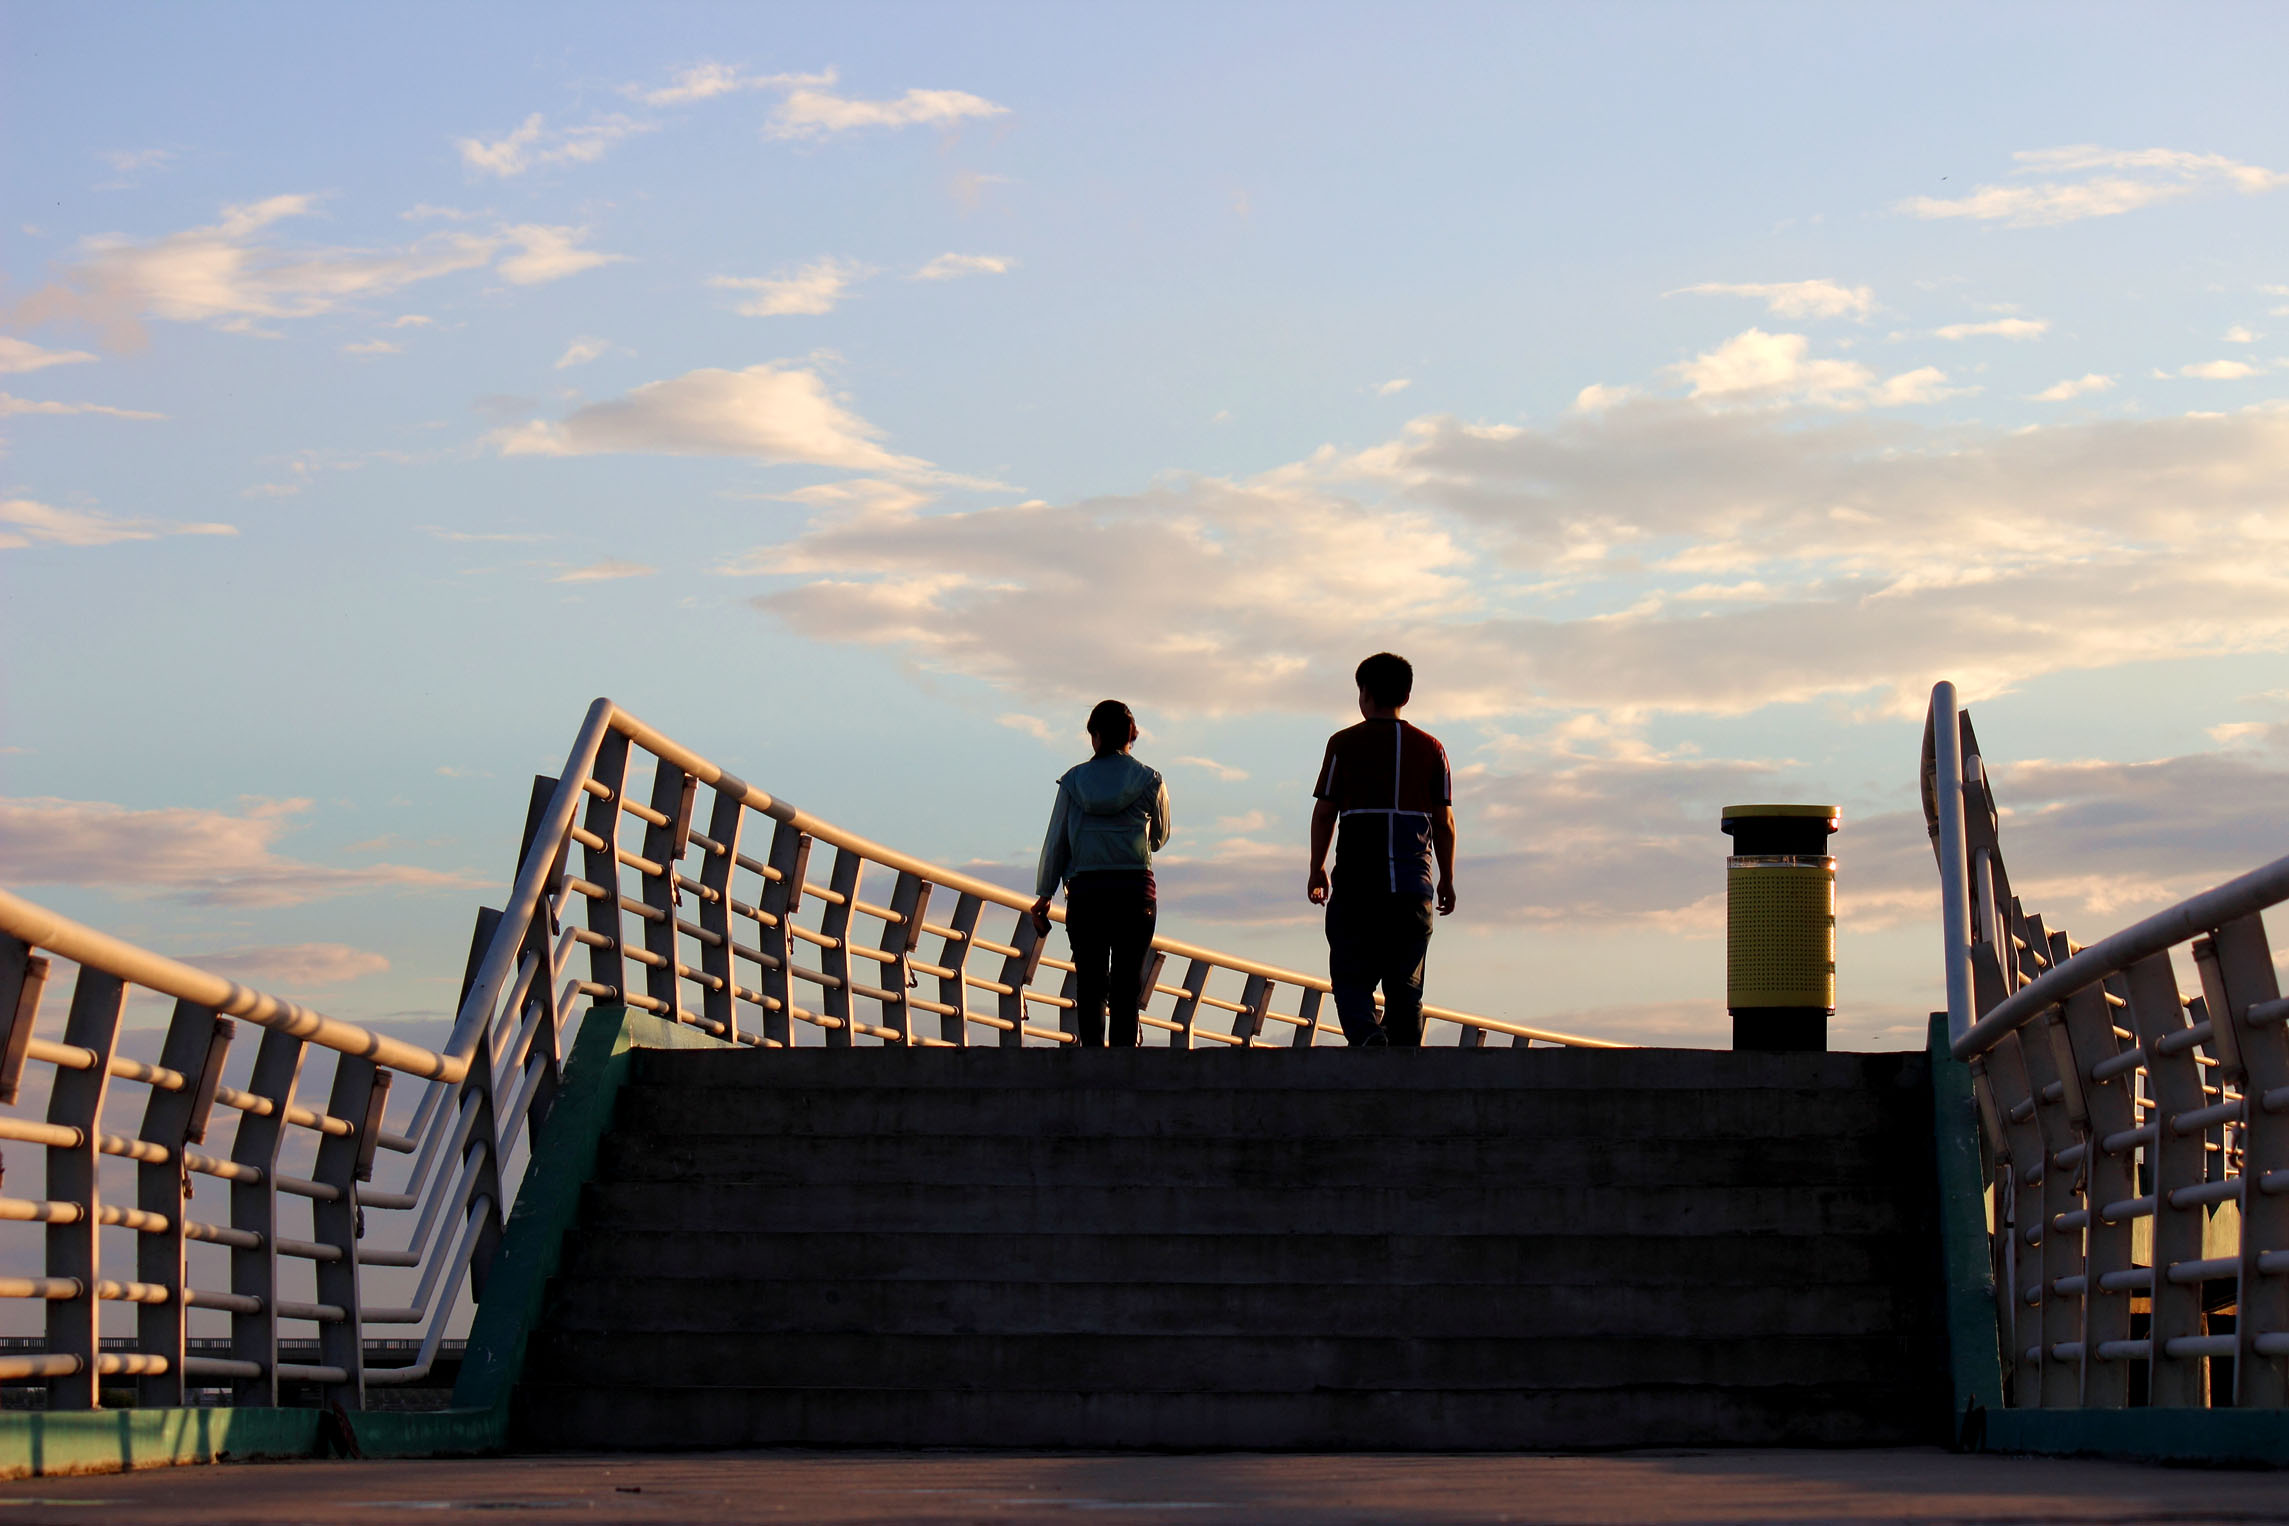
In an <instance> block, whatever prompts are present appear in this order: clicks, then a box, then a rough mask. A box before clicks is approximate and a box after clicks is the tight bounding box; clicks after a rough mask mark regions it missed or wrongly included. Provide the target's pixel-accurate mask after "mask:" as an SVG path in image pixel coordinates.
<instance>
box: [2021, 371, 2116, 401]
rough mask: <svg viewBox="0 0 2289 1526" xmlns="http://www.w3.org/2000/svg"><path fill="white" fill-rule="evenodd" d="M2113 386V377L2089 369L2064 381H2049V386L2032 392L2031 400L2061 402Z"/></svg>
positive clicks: (2109, 389) (2106, 389)
mask: <svg viewBox="0 0 2289 1526" xmlns="http://www.w3.org/2000/svg"><path fill="white" fill-rule="evenodd" d="M2113 386H2114V378H2113V377H2111V376H2105V375H2101V374H2100V373H2099V372H2096V371H2091V372H2088V373H2086V374H2084V375H2082V376H2070V377H2068V378H2066V379H2065V380H2064V381H2056V382H2053V383H2051V384H2050V385H2049V386H2047V387H2045V388H2043V390H2042V391H2040V392H2037V393H2035V394H2033V401H2035V402H2038V403H2063V402H2065V401H2067V400H2068V399H2069V398H2077V397H2087V396H2089V395H2090V394H2091V393H2093V392H2107V391H2111V390H2112V389H2113Z"/></svg>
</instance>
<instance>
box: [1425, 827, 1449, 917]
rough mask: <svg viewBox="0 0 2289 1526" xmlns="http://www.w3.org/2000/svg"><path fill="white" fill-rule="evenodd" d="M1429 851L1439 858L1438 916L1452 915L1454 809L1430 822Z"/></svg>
mask: <svg viewBox="0 0 2289 1526" xmlns="http://www.w3.org/2000/svg"><path fill="white" fill-rule="evenodd" d="M1431 851H1432V852H1433V853H1436V854H1437V855H1438V858H1439V915H1440V916H1442V917H1444V916H1451V915H1453V913H1454V807H1453V806H1451V805H1450V806H1448V807H1447V808H1446V809H1445V810H1443V811H1441V812H1439V814H1438V815H1437V816H1436V817H1434V818H1433V819H1432V821H1431Z"/></svg>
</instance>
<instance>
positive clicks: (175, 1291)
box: [135, 1001, 232, 1409]
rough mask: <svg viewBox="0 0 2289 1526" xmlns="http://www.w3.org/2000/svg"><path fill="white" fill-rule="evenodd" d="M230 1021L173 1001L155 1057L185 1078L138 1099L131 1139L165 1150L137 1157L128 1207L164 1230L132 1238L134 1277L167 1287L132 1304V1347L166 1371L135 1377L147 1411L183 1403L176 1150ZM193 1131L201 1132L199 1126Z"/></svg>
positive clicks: (183, 1186)
mask: <svg viewBox="0 0 2289 1526" xmlns="http://www.w3.org/2000/svg"><path fill="white" fill-rule="evenodd" d="M231 1027H232V1025H231V1023H230V1021H229V1019H227V1018H218V1017H216V1016H215V1015H214V1013H213V1012H211V1011H209V1010H208V1009H207V1008H205V1007H201V1006H196V1005H194V1004H192V1003H190V1002H187V1001H178V1002H176V1003H175V1012H174V1016H173V1017H171V1018H170V1019H169V1020H168V1023H167V1039H166V1042H165V1043H164V1044H162V1045H161V1046H160V1049H159V1063H160V1064H161V1065H162V1066H164V1067H166V1068H167V1069H168V1070H172V1071H174V1072H175V1073H177V1074H178V1075H181V1076H183V1077H185V1078H186V1081H185V1084H184V1085H183V1086H182V1087H181V1088H179V1089H177V1090H174V1091H169V1090H167V1089H166V1088H164V1087H159V1086H154V1087H152V1088H151V1095H150V1097H149V1099H148V1100H146V1101H145V1103H144V1104H143V1129H142V1132H141V1133H140V1134H138V1135H137V1136H136V1137H137V1138H139V1139H142V1140H143V1141H144V1142H146V1143H148V1144H155V1145H157V1146H158V1147H159V1148H160V1149H162V1150H165V1151H166V1152H167V1158H166V1159H165V1160H157V1161H151V1160H146V1161H139V1162H137V1163H136V1167H135V1206H136V1207H138V1208H140V1209H142V1210H143V1211H144V1212H145V1213H155V1214H158V1215H160V1216H161V1217H163V1218H164V1219H165V1220H166V1221H167V1227H166V1228H165V1229H163V1230H160V1231H158V1232H157V1233H149V1232H146V1233H143V1234H139V1235H137V1236H136V1237H135V1280H136V1281H138V1282H149V1283H155V1284H157V1285H158V1286H160V1287H163V1288H165V1289H166V1290H167V1298H166V1301H165V1302H164V1303H145V1304H138V1305H136V1309H135V1337H136V1339H135V1345H136V1349H138V1350H139V1351H141V1352H142V1353H143V1354H144V1355H146V1356H156V1357H159V1358H161V1359H163V1360H164V1361H165V1362H166V1364H167V1369H166V1371H164V1372H147V1373H143V1374H141V1375H140V1376H138V1377H137V1378H136V1380H135V1402H136V1403H137V1404H138V1405H140V1406H142V1407H144V1408H147V1409H171V1408H174V1407H176V1406H179V1405H181V1404H182V1403H183V1402H184V1392H183V1389H184V1384H183V1356H184V1347H183V1339H184V1333H185V1332H184V1310H183V1289H184V1288H185V1287H187V1286H188V1285H189V1284H188V1282H187V1281H186V1280H185V1278H184V1275H183V1214H184V1211H185V1209H186V1208H187V1207H188V1206H189V1202H190V1185H191V1169H190V1167H188V1166H186V1165H184V1164H183V1148H184V1146H185V1145H187V1144H189V1143H190V1142H191V1140H192V1124H193V1122H194V1118H193V1114H194V1112H195V1111H196V1109H197V1107H198V1102H199V1095H198V1083H199V1079H200V1077H201V1076H202V1075H203V1074H204V1073H205V1071H206V1069H207V1058H208V1054H209V1052H210V1051H211V1050H213V1049H214V1048H215V1047H217V1046H218V1045H227V1044H228V1043H229V1042H230V1035H231ZM198 1132H199V1133H200V1134H201V1135H204V1133H205V1132H206V1131H205V1129H204V1128H203V1127H202V1128H201V1129H200V1130H199V1131H198Z"/></svg>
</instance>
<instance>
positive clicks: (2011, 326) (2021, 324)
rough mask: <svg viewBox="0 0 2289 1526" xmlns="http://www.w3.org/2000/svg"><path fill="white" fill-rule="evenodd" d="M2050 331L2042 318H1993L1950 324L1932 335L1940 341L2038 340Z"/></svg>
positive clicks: (1935, 330)
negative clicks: (1977, 321) (1983, 339)
mask: <svg viewBox="0 0 2289 1526" xmlns="http://www.w3.org/2000/svg"><path fill="white" fill-rule="evenodd" d="M2049 331H2050V322H2049V320H2048V319H2044V318H1995V319H1990V320H1989V321H1988V322H1985V323H1950V324H1948V325H1947V326H1946V327H1945V328H1936V329H1933V330H1932V333H1933V334H1934V335H1935V336H1937V337H1938V338H1941V339H1978V338H1982V337H1984V338H1993V339H2040V338H2041V337H2042V336H2043V335H2044V334H2046V333H2048V332H2049Z"/></svg>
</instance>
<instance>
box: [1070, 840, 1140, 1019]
mask: <svg viewBox="0 0 2289 1526" xmlns="http://www.w3.org/2000/svg"><path fill="white" fill-rule="evenodd" d="M1159 912H1160V907H1159V903H1158V901H1157V900H1156V898H1155V896H1154V893H1153V880H1152V871H1150V870H1149V869H1135V870H1130V869H1098V870H1093V871H1091V872H1090V873H1087V874H1076V875H1074V876H1073V878H1072V881H1071V882H1070V883H1069V884H1067V885H1066V887H1065V936H1066V939H1067V940H1068V941H1069V942H1070V943H1071V944H1072V946H1073V1004H1074V1008H1075V1010H1074V1014H1073V1016H1074V1032H1075V1033H1076V1034H1078V1035H1079V1036H1080V1040H1081V1046H1082V1047H1083V1048H1085V1049H1097V1048H1102V1047H1103V1046H1104V1043H1105V1026H1106V1018H1107V1016H1108V1012H1109V1015H1110V1017H1111V1019H1112V1040H1113V1047H1114V1048H1116V1049H1129V1048H1134V1047H1135V1046H1136V1042H1137V1008H1138V1007H1139V1006H1140V1005H1141V1004H1142V1003H1143V1001H1145V1000H1146V999H1147V994H1146V993H1145V992H1144V991H1143V990H1142V987H1143V985H1144V966H1145V959H1146V956H1147V955H1149V954H1150V953H1151V951H1152V930H1153V924H1154V922H1155V921H1157V920H1158V918H1159Z"/></svg>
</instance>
